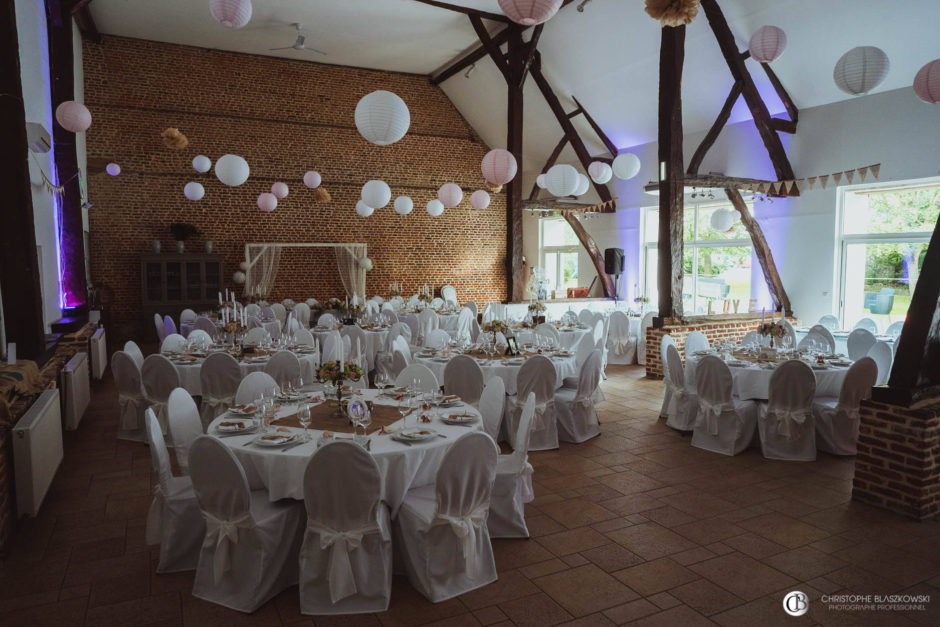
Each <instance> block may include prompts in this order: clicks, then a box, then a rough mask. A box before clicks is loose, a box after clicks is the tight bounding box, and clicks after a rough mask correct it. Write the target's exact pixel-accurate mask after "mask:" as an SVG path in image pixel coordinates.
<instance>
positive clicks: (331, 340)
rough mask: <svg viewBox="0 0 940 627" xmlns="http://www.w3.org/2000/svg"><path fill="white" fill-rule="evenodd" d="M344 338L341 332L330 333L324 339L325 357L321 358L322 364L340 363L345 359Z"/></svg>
mask: <svg viewBox="0 0 940 627" xmlns="http://www.w3.org/2000/svg"><path fill="white" fill-rule="evenodd" d="M342 347H343V336H342V335H340V332H339V331H335V330H334V331H330V332H329V333H327V334H326V337H325V338H323V355H322V356H321V357H320V363H326V362H328V361H339V360H340V358H341V357H343V353H342V352H340V351H342V350H343V348H342Z"/></svg>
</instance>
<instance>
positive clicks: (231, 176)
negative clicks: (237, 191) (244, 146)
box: [215, 155, 251, 187]
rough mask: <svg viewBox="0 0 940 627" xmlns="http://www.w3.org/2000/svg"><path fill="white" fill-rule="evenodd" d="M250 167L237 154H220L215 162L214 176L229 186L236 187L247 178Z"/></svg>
mask: <svg viewBox="0 0 940 627" xmlns="http://www.w3.org/2000/svg"><path fill="white" fill-rule="evenodd" d="M250 172H251V169H250V168H249V167H248V162H247V161H245V160H244V159H242V158H241V157H239V156H238V155H222V156H221V157H219V160H218V161H216V162H215V176H216V178H218V179H219V180H220V181H222V182H223V183H225V184H226V185H228V186H230V187H238V186H239V185H241V184H242V183H244V182H245V181H247V180H248V174H249V173H250Z"/></svg>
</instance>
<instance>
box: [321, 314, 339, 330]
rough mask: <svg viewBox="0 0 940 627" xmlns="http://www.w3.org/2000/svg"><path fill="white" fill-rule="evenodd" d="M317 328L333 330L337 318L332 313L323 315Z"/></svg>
mask: <svg viewBox="0 0 940 627" xmlns="http://www.w3.org/2000/svg"><path fill="white" fill-rule="evenodd" d="M317 326H318V327H320V328H321V329H332V328H333V327H335V326H336V316H334V315H333V314H331V313H325V314H322V315H321V316H320V317H319V318H317Z"/></svg>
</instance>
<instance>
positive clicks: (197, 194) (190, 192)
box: [183, 181, 206, 200]
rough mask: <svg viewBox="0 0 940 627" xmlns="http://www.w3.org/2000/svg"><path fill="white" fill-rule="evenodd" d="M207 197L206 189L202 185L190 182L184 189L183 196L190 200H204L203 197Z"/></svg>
mask: <svg viewBox="0 0 940 627" xmlns="http://www.w3.org/2000/svg"><path fill="white" fill-rule="evenodd" d="M205 195H206V188H205V187H203V186H202V183H197V182H196V181H190V182H189V183H186V186H185V187H183V196H186V198H188V199H190V200H202V197H203V196H205Z"/></svg>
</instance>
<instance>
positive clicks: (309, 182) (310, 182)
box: [304, 170, 323, 189]
mask: <svg viewBox="0 0 940 627" xmlns="http://www.w3.org/2000/svg"><path fill="white" fill-rule="evenodd" d="M322 182H323V177H321V176H320V173H319V172H315V171H313V170H310V171H309V172H307V173H306V174H304V185H306V186H307V187H309V188H310V189H316V188H318V187H320V183H322Z"/></svg>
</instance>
